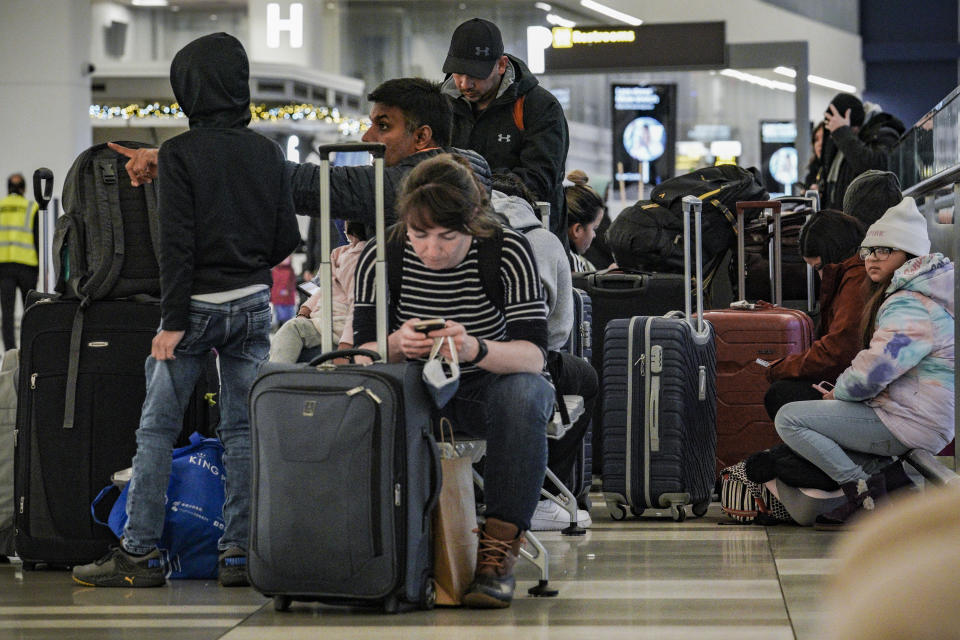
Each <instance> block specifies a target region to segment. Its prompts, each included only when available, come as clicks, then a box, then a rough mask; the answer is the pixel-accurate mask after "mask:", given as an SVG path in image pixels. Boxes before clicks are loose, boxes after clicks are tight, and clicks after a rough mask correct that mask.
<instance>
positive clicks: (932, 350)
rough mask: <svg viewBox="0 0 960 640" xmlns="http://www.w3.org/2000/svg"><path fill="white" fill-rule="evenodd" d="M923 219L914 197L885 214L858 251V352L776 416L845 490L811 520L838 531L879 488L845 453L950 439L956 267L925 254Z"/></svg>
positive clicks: (787, 437) (790, 441)
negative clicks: (830, 385)
mask: <svg viewBox="0 0 960 640" xmlns="http://www.w3.org/2000/svg"><path fill="white" fill-rule="evenodd" d="M929 251H930V239H929V237H928V235H927V222H926V220H925V219H924V217H923V215H921V214H920V212H919V211H918V210H917V205H916V204H915V203H914V201H913V198H904V199H903V201H902V202H901V203H900V204H898V205H896V206H895V207H892V208H890V209H888V210H887V212H886V213H885V214H884V215H883V217H881V218H880V219H879V220H878V221H877V222H875V223H874V224H873V225H872V226H871V227H870V229H868V230H867V235H866V237H865V238H864V240H863V246H862V247H861V248H860V251H859V254H860V257H861V258H862V259H863V260H864V261H865V263H866V272H867V277H868V278H870V280H871V281H872V283H873V285H872V286H871V288H870V291H869V294H868V295H869V297H868V299H867V303H866V306H865V308H864V313H863V324H862V332H863V334H862V335H863V336H864V340H863V344H864V346H865V348H864V349H863V350H862V351H861V352H860V353H858V354H857V356H856V357H855V358H854V359H853V362H852V363H851V365H850V367H849V368H848V369H847V370H846V371H844V372H843V373H842V374H841V375H840V377H839V378H838V379H837V384H836V388H835V389H834V390H833V391H830V392H829V393H826V394H824V398H825V400H827V401H826V402H825V401H821V400H818V401H812V402H811V401H806V402H794V403H791V404H788V405H785V406H784V407H783V408H782V409H780V411H779V413H777V417H776V421H775V422H776V427H777V433H779V434H780V437H781V438H783V441H784V442H785V443H787V445H788V446H789V447H790V448H791V449H793V450H794V451H796V452H797V453H799V454H800V455H802V456H803V457H804V458H806V459H807V460H809V461H810V462H812V463H813V464H815V465H817V466H818V467H820V468H821V469H822V470H823V471H824V472H825V473H826V474H827V475H828V476H830V477H831V478H833V479H834V480H835V481H836V482H837V483H838V484H839V485H840V487H841V488H842V489H843V492H844V494H845V495H846V497H847V501H846V502H845V503H844V504H842V505H841V506H840V507H837V509H835V510H834V511H832V512H830V513H829V514H826V515H824V516H819V517H818V518H817V523H818V526H820V527H821V528H838V527H841V526H843V523H844V522H845V521H846V520H847V519H848V518H849V517H850V516H851V515H853V514H854V513H855V512H856V511H858V510H859V509H861V508H864V509H868V510H869V509H873V508H874V506H875V501H876V500H877V499H878V498H882V497H883V496H884V495H885V494H886V487H885V483H884V478H883V475H882V474H875V475H872V476H868V475H867V474H866V473H864V471H863V469H862V468H861V467H860V466H858V465H857V464H855V463H854V462H853V461H852V460H851V459H850V457H849V456H848V455H847V454H846V453H845V452H844V449H850V450H853V451H863V452H867V453H874V454H880V455H897V456H899V455H903V454H905V453H906V452H907V451H909V450H910V449H914V448H919V449H925V450H927V451H930V452H932V453H936V452H938V451H940V450H941V449H943V447H945V446H946V445H947V443H948V442H950V440H951V439H952V438H953V436H954V426H953V418H954V415H953V410H954V339H953V332H954V326H953V323H954V318H953V316H952V313H953V302H954V299H953V298H954V288H953V279H954V268H953V264H952V263H951V262H950V260H949V259H947V258H945V257H944V256H943V255H942V254H940V253H933V254H929V255H928V252H929Z"/></svg>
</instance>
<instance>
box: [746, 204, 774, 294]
mask: <svg viewBox="0 0 960 640" xmlns="http://www.w3.org/2000/svg"><path fill="white" fill-rule="evenodd" d="M781 205H782V202H781V201H780V200H748V201H745V202H738V203H737V287H738V288H737V295H739V296H740V297H741V298H744V297H745V296H746V291H747V266H746V255H745V254H746V248H745V247H744V240H743V212H744V211H746V210H747V209H764V210H765V209H770V210H771V211H773V281H772V282H771V287H772V289H771V290H772V291H773V304H775V305H781V304H783V262H782V256H781V249H782V248H783V247H782V245H783V238H782V234H781V229H780V207H781Z"/></svg>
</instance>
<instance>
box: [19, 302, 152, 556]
mask: <svg viewBox="0 0 960 640" xmlns="http://www.w3.org/2000/svg"><path fill="white" fill-rule="evenodd" d="M78 306H79V301H64V300H54V299H49V298H48V299H42V300H40V301H38V302H36V303H34V304H32V305H30V306H29V307H28V308H27V310H26V311H25V312H24V315H23V321H22V329H21V336H20V345H21V353H20V357H21V360H20V380H19V392H18V403H17V404H18V406H17V434H16V445H17V446H16V471H15V476H16V481H15V484H16V487H15V496H16V505H15V506H16V512H15V520H16V528H17V532H16V538H15V543H14V544H15V546H16V550H17V555H19V556H20V558H22V559H23V560H24V563H25V564H26V565H27V566H28V567H29V566H31V565H33V564H35V563H37V562H44V563H49V564H63V565H73V564H82V563H86V562H92V561H93V560H96V559H97V558H98V557H100V556H101V555H103V554H104V553H105V552H106V551H107V548H108V547H109V545H110V544H111V543H113V544H116V538H115V537H114V535H113V534H112V533H111V532H110V530H109V529H107V528H106V527H103V526H101V525H98V524H96V523H95V522H94V521H93V519H92V518H91V515H90V503H91V502H92V501H93V499H94V497H96V495H97V493H98V492H99V491H100V490H101V489H103V487H104V486H106V485H108V484H109V483H110V476H111V474H113V473H114V472H115V471H118V470H120V469H124V468H126V467H129V466H130V461H131V459H132V458H133V455H134V453H136V449H137V446H136V441H135V437H134V434H135V432H136V430H137V426H138V425H139V423H140V410H141V408H142V405H143V398H144V395H145V382H144V360H145V358H146V357H147V355H149V353H150V343H151V341H152V340H153V336H154V335H156V332H157V327H158V326H159V323H160V307H159V305H158V304H150V303H136V302H129V301H96V302H93V303H91V304H90V306H89V307H87V309H86V312H85V322H84V328H83V340H82V341H81V351H80V361H79V375H78V377H77V390H76V411H75V414H74V415H75V420H74V424H73V427H72V428H64V398H65V392H66V380H67V367H68V361H69V359H70V338H71V333H72V329H73V320H74V315H75V313H76V310H77V307H78Z"/></svg>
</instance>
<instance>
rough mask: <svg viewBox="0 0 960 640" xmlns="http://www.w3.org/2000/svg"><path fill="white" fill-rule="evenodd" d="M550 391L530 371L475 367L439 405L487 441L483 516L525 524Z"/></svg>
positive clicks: (542, 455)
mask: <svg viewBox="0 0 960 640" xmlns="http://www.w3.org/2000/svg"><path fill="white" fill-rule="evenodd" d="M555 398H556V393H555V392H554V390H553V386H552V385H551V384H550V383H549V382H547V380H546V378H544V377H543V376H541V375H540V374H534V373H511V374H496V373H489V372H484V373H477V374H473V375H470V376H468V377H467V378H465V379H464V378H461V380H460V388H459V389H458V390H457V395H455V396H454V397H453V400H451V401H450V402H449V403H447V405H446V406H445V407H444V408H443V410H442V411H441V414H442V415H444V416H446V417H447V418H449V419H450V421H451V422H452V423H453V427H454V429H455V430H456V431H457V432H458V433H467V434H469V435H472V436H475V437H482V438H485V439H486V441H487V457H486V459H485V460H484V467H483V484H484V487H483V493H484V500H485V501H486V505H487V511H486V515H487V517H493V518H498V519H500V520H503V521H505V522H509V523H511V524H515V525H517V526H518V527H519V528H520V530H521V531H526V530H528V529H529V528H530V518H531V517H532V516H533V511H534V510H535V509H536V508H537V501H538V500H539V499H540V487H541V486H542V484H543V475H544V471H545V470H546V467H547V421H548V420H550V419H551V418H552V417H553V403H554V400H555Z"/></svg>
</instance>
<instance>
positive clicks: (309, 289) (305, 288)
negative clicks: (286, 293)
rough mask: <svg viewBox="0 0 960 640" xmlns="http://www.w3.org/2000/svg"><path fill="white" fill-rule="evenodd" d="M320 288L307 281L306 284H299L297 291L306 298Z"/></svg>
mask: <svg viewBox="0 0 960 640" xmlns="http://www.w3.org/2000/svg"><path fill="white" fill-rule="evenodd" d="M319 288H320V287H318V286H317V285H315V284H313V283H312V282H311V281H309V280H307V281H306V282H301V283H300V284H298V285H297V289H298V290H299V291H300V292H301V293H303V294H304V295H306V296H307V297H308V298H309V297H310V296H312V295H313V294H314V292H315V291H317V290H318V289H319Z"/></svg>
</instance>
